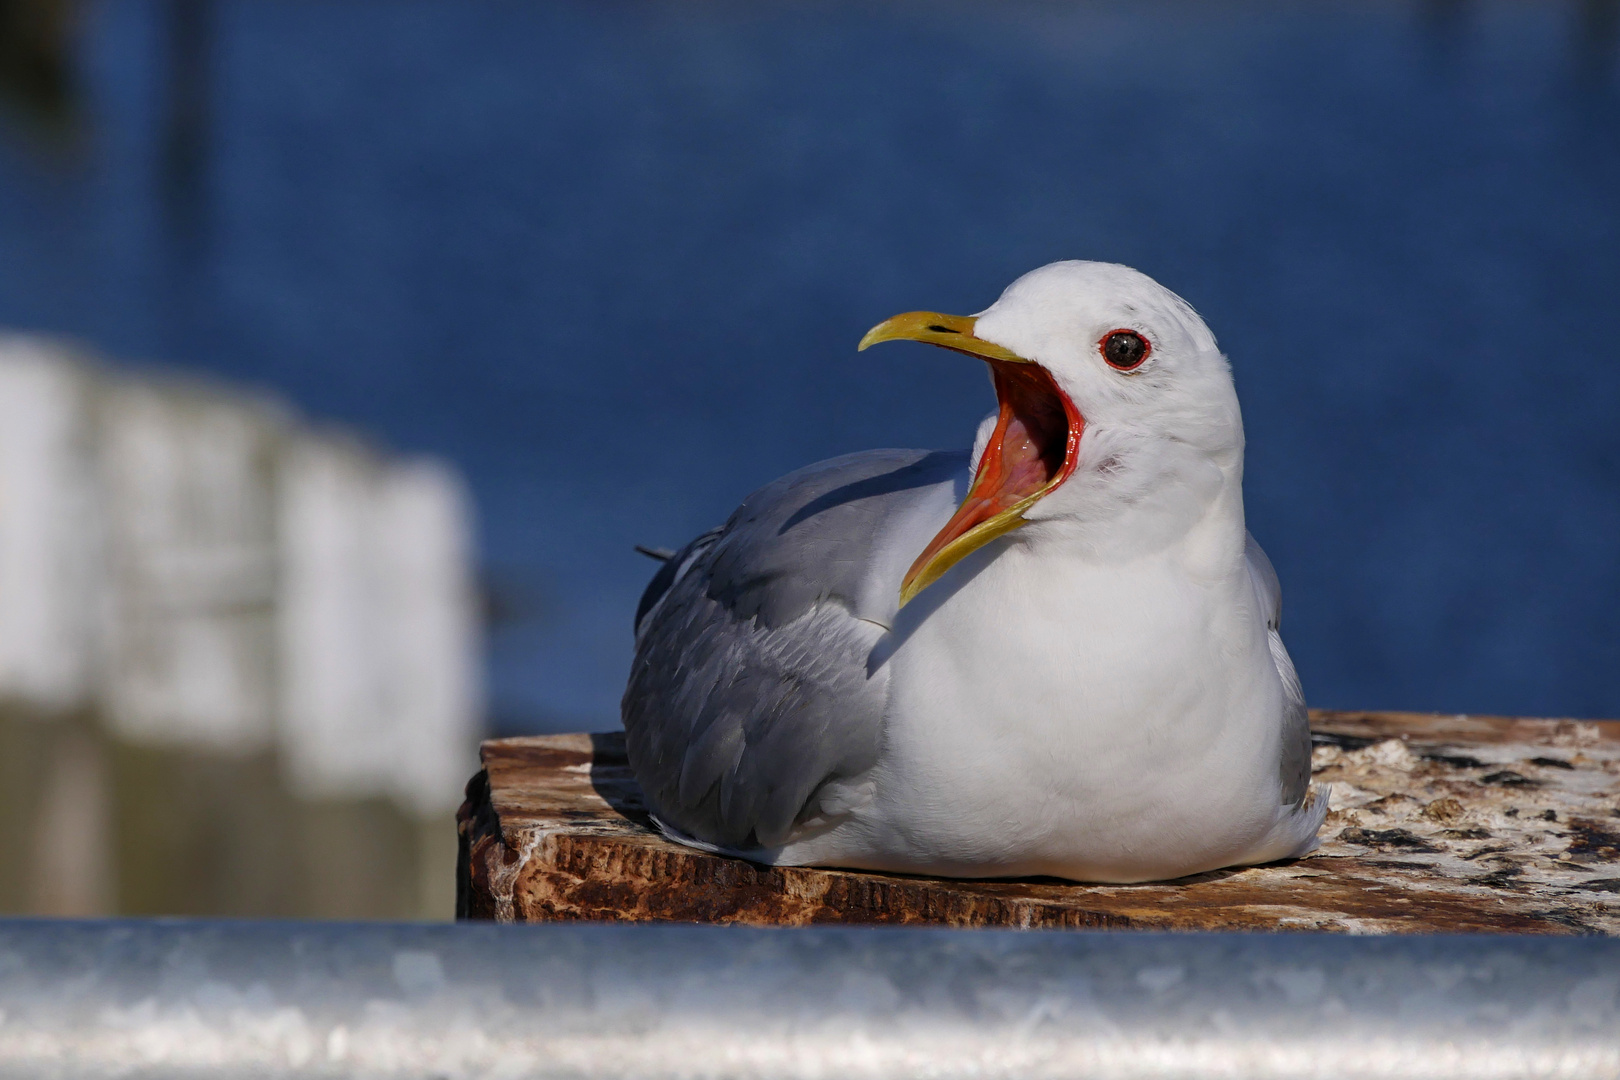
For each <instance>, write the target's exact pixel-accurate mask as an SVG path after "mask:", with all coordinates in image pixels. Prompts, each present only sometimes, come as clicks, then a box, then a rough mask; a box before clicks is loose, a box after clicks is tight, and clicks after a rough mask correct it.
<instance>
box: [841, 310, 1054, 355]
mask: <svg viewBox="0 0 1620 1080" xmlns="http://www.w3.org/2000/svg"><path fill="white" fill-rule="evenodd" d="M978 322H979V320H978V319H976V318H975V317H973V316H972V315H942V314H940V313H939V312H937V311H908V312H906V313H905V314H904V315H896V316H895V317H894V318H892V319H885V320H883V321H882V322H880V323H878V324H877V325H876V326H874V327H872V329H870V330H868V331H867V332H866V336H865V337H863V338H861V343H860V344H859V345H857V346H856V347H855V351H856V352H865V351H866V350H867V349H869V348H871V347H872V346H873V345H877V344H879V343H880V342H884V341H925V342H927V343H928V344H930V345H940V346H943V347H944V348H947V349H955V350H956V351H957V352H959V353H967V354H968V355H969V356H977V357H979V358H980V359H982V360H1002V361H1005V362H1006V363H1009V364H1030V363H1034V361H1032V360H1025V359H1024V358H1023V357H1022V356H1019V355H1018V354H1017V353H1015V352H1012V351H1010V350H1008V349H1003V348H1002V347H1001V346H1000V345H993V344H991V343H990V342H988V341H985V340H984V339H983V338H980V337H978V336H976V335H975V334H974V333H973V328H974V326H976V325H977V324H978Z"/></svg>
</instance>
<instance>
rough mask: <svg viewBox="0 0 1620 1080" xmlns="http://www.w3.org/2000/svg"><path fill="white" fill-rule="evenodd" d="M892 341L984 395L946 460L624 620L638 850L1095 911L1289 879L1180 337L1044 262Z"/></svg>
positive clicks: (1122, 290) (1304, 815) (1194, 390)
mask: <svg viewBox="0 0 1620 1080" xmlns="http://www.w3.org/2000/svg"><path fill="white" fill-rule="evenodd" d="M899 340H904V341H921V342H927V343H929V344H932V345H938V346H941V347H943V348H945V349H948V350H950V351H952V352H956V353H961V354H964V355H966V356H970V357H976V358H978V359H979V360H982V361H983V362H984V363H985V364H986V365H988V367H989V374H990V380H991V383H992V385H993V387H994V389H995V395H996V403H997V404H996V409H995V411H993V412H992V413H991V414H990V415H989V416H987V417H986V418H985V419H984V421H983V423H982V424H981V425H980V427H979V429H978V432H977V437H976V439H975V440H974V445H973V449H972V450H971V451H970V452H969V451H925V450H870V451H866V452H863V453H855V454H849V455H846V456H844V457H838V458H833V459H831V460H829V461H823V462H820V463H818V464H814V465H810V466H807V467H806V468H803V469H800V470H798V471H797V472H793V473H790V474H788V475H787V476H784V477H782V478H781V479H779V480H776V481H775V482H773V483H770V484H767V485H765V486H764V487H763V488H760V489H759V490H758V491H756V492H754V493H753V494H752V495H749V496H748V497H747V499H745V500H744V501H743V503H742V505H741V506H740V507H739V508H738V509H737V511H736V512H735V513H734V514H733V515H732V516H731V519H730V520H729V521H727V522H726V523H725V524H724V525H723V526H721V527H719V528H717V529H713V530H711V531H709V532H706V533H704V534H703V535H701V536H699V537H697V538H696V539H695V540H693V541H692V542H691V543H689V544H687V545H686V546H685V547H683V548H681V549H680V550H679V551H677V552H675V553H674V554H672V555H670V556H669V558H668V560H667V561H665V562H664V564H663V566H662V568H661V569H660V570H659V571H658V572H657V573H656V575H655V576H654V578H653V580H652V582H651V583H650V584H649V585H648V587H647V590H646V592H645V594H644V595H643V597H642V599H641V603H640V605H639V608H638V610H637V611H636V619H635V628H636V631H635V632H636V648H635V659H634V662H633V665H632V669H631V674H630V678H629V683H628V686H627V687H626V689H625V694H624V699H623V706H622V716H623V721H624V728H625V732H626V740H627V747H628V751H629V760H630V765H631V768H632V770H633V772H634V773H635V776H636V778H637V780H638V781H639V782H640V784H641V787H642V789H643V792H644V793H645V796H646V799H647V804H648V808H649V810H650V812H651V814H652V817H653V819H654V821H655V823H656V824H657V825H658V827H659V828H660V829H661V830H662V832H663V833H664V834H665V835H666V836H668V837H669V838H670V839H672V840H675V841H677V842H679V843H682V844H686V845H689V846H692V847H696V848H699V849H702V850H706V851H711V852H717V853H721V854H727V855H734V856H740V857H742V858H745V859H749V860H751V861H754V862H756V863H762V864H767V865H783V866H834V867H845V868H852V869H857V870H872V871H886V872H903V873H909V874H924V875H929V876H935V877H965V878H983V877H1025V876H1034V875H1050V876H1054V877H1059V878H1066V879H1069V880H1073V881H1084V882H1111V883H1130V882H1139V881H1160V880H1168V879H1173V878H1179V877H1185V876H1187V875H1191V874H1197V873H1202V872H1206V871H1210V870H1215V869H1219V868H1222V867H1228V866H1241V865H1253V864H1258V863H1266V862H1272V861H1276V860H1280V859H1287V858H1294V857H1297V856H1300V855H1303V854H1305V853H1306V852H1308V851H1310V850H1311V849H1312V848H1314V847H1315V845H1316V833H1317V830H1318V828H1319V827H1320V826H1321V824H1322V819H1323V816H1324V815H1325V813H1326V812H1327V804H1328V798H1327V791H1326V789H1323V788H1314V789H1313V788H1312V787H1311V784H1310V775H1311V773H1310V751H1311V741H1310V729H1309V726H1308V722H1307V717H1306V711H1305V699H1304V695H1303V693H1302V692H1301V690H1300V683H1299V679H1298V677H1297V675H1296V674H1295V671H1294V665H1293V662H1292V661H1291V660H1290V659H1289V656H1288V651H1287V650H1286V649H1285V648H1284V647H1283V642H1282V638H1281V636H1280V635H1279V630H1278V627H1279V618H1280V613H1281V593H1280V589H1279V586H1278V581H1277V575H1276V572H1275V571H1274V570H1273V569H1272V565H1271V562H1270V560H1268V559H1267V557H1266V555H1265V553H1264V552H1263V551H1262V550H1261V549H1260V546H1259V545H1258V544H1256V543H1255V541H1254V538H1253V537H1252V536H1250V535H1249V533H1248V531H1247V529H1246V526H1245V522H1244V516H1243V486H1242V485H1243V445H1244V443H1243V421H1242V417H1241V414H1240V412H1239V409H1238V400H1237V393H1236V390H1235V389H1234V387H1233V383H1232V375H1231V368H1230V366H1229V364H1228V363H1227V360H1226V357H1225V356H1223V355H1222V353H1221V351H1220V349H1219V348H1218V347H1217V345H1216V343H1215V338H1214V335H1213V334H1211V332H1210V330H1209V328H1208V327H1207V326H1205V325H1204V322H1203V320H1202V319H1200V318H1199V316H1198V314H1197V313H1196V312H1194V311H1193V309H1192V307H1191V306H1189V305H1188V304H1187V303H1186V301H1184V300H1182V299H1181V298H1180V297H1179V296H1177V295H1175V294H1174V293H1172V292H1170V291H1169V290H1168V289H1166V288H1164V287H1163V286H1161V285H1159V284H1158V283H1157V282H1155V281H1154V280H1153V279H1151V278H1149V277H1147V276H1146V275H1144V274H1142V273H1140V272H1138V271H1136V270H1133V269H1131V268H1129V267H1125V266H1119V265H1114V264H1109V263H1098V262H1079V261H1070V262H1057V263H1052V264H1050V265H1048V266H1044V267H1041V268H1040V269H1038V270H1034V271H1032V272H1030V273H1028V274H1026V275H1024V276H1023V277H1021V278H1019V279H1018V280H1017V281H1015V282H1013V284H1012V285H1010V286H1009V287H1008V288H1007V289H1006V291H1005V292H1004V293H1002V295H1001V297H1000V299H998V300H997V301H996V302H995V303H994V304H992V305H991V306H990V307H989V308H987V309H986V310H984V311H983V312H981V313H980V314H978V315H977V316H956V315H944V314H940V313H938V312H932V311H914V312H909V313H906V314H903V315H896V316H895V317H894V318H892V319H888V320H887V321H885V322H882V323H880V324H878V325H877V326H875V327H873V328H872V330H871V331H870V332H868V333H867V334H866V336H865V338H863V339H862V341H861V343H860V349H862V350H864V349H866V348H868V347H870V346H872V345H875V344H878V343H880V342H886V341H899ZM660 554H662V553H660Z"/></svg>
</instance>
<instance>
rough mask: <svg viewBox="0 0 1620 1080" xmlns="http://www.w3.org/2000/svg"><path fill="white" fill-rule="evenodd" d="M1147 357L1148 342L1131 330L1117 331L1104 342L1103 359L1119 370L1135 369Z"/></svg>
mask: <svg viewBox="0 0 1620 1080" xmlns="http://www.w3.org/2000/svg"><path fill="white" fill-rule="evenodd" d="M1146 355H1147V342H1145V341H1143V340H1142V335H1140V334H1137V333H1133V332H1132V331H1130V330H1116V331H1115V332H1114V333H1112V334H1109V335H1108V338H1107V340H1105V341H1104V342H1103V359H1104V360H1107V361H1108V362H1109V363H1110V364H1112V365H1114V366H1115V367H1117V368H1133V367H1135V366H1136V365H1137V364H1140V363H1141V362H1142V357H1144V356H1146Z"/></svg>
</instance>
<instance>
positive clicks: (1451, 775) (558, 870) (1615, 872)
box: [457, 711, 1620, 935]
mask: <svg viewBox="0 0 1620 1080" xmlns="http://www.w3.org/2000/svg"><path fill="white" fill-rule="evenodd" d="M1311 719H1312V729H1313V732H1314V735H1315V739H1314V741H1315V743H1316V747H1315V753H1314V758H1313V763H1312V765H1313V772H1314V773H1315V779H1316V780H1318V781H1325V782H1329V783H1331V784H1332V785H1333V801H1332V812H1331V813H1330V814H1329V817H1328V820H1327V824H1326V825H1325V826H1324V827H1323V829H1322V834H1321V835H1322V845H1321V847H1320V848H1319V849H1318V850H1317V851H1315V852H1313V853H1312V854H1310V855H1309V856H1307V857H1305V858H1303V859H1298V860H1294V861H1291V862H1286V863H1278V864H1272V865H1269V866H1256V867H1249V868H1244V869H1231V870H1221V871H1217V872H1214V873H1209V874H1201V875H1198V876H1196V877H1191V878H1186V879H1183V880H1180V881H1176V882H1168V883H1157V884H1149V885H1077V884H1072V883H1068V882H1063V881H1058V880H1055V879H1050V878H1044V879H1029V880H999V881H959V880H934V879H928V878H921V877H906V876H900V875H889V874H874V873H862V872H855V871H843V870H823V869H810V868H799V867H764V866H756V865H753V864H751V863H748V862H744V861H742V860H738V859H731V858H725V857H721V856H715V855H708V854H705V853H703V852H700V851H695V850H692V849H690V848H686V847H682V846H679V845H676V844H673V843H670V842H669V841H667V840H665V839H664V838H663V837H661V836H660V835H659V834H658V833H657V832H656V830H654V829H653V827H652V826H651V823H650V822H649V820H648V818H647V814H646V810H645V808H644V807H643V805H642V802H641V796H640V791H639V790H638V788H637V786H636V783H635V780H634V779H633V778H632V777H631V775H630V770H629V767H628V765H627V763H626V761H625V756H624V744H623V739H622V736H620V735H619V734H617V733H614V734H598V735H583V734H581V735H552V736H539V737H531V738H514V739H495V740H492V741H489V742H486V743H485V744H484V746H483V751H482V757H483V766H484V767H483V769H482V771H480V772H479V773H478V775H477V776H475V777H474V778H473V780H472V782H471V783H470V784H469V785H468V788H467V792H468V797H467V802H466V803H465V804H464V805H463V807H462V810H461V815H460V834H461V860H460V866H459V871H458V876H459V880H458V883H457V891H458V901H457V907H458V914H459V915H460V916H461V917H462V918H468V919H493V920H496V921H498V922H546V921H560V920H597V921H628V922H652V921H672V922H704V923H741V924H751V925H795V926H797V925H807V924H813V923H855V924H861V923H877V924H937V925H943V926H954V927H977V926H986V927H988V926H1002V927H1024V928H1046V927H1072V928H1136V929H1164V930H1325V931H1341V932H1347V933H1357V934H1367V933H1374V934H1384V933H1409V932H1446V931H1457V932H1481V931H1486V932H1490V931H1495V932H1511V933H1543V934H1604V935H1620V721H1571V720H1525V719H1511V718H1506V717H1486V716H1442V715H1429V714H1419V713H1368V712H1324V711H1317V712H1314V713H1313V714H1312V718H1311Z"/></svg>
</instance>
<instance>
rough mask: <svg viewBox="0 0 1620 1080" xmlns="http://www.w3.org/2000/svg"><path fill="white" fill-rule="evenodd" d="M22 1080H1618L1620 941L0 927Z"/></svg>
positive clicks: (9, 1018)
mask: <svg viewBox="0 0 1620 1080" xmlns="http://www.w3.org/2000/svg"><path fill="white" fill-rule="evenodd" d="M0 1010H3V1016H0V1076H5V1077H24V1076H26V1077H39V1076H50V1077H62V1078H76V1077H110V1076H121V1077H158V1076H162V1077H185V1076H210V1077H248V1076H252V1077H337V1076H343V1077H390V1078H392V1077H447V1078H448V1077H453V1078H461V1077H469V1078H471V1077H502V1078H517V1077H581V1078H597V1077H636V1078H657V1077H700V1076H701V1077H824V1078H840V1080H842V1078H860V1077H874V1078H875V1077H885V1078H887V1077H902V1076H929V1077H957V1076H961V1077H970V1076H971V1077H1003V1076H1005V1077H1020V1078H1040V1077H1082V1076H1083V1077H1149V1076H1151V1077H1217V1076H1218V1077H1255V1078H1259V1077H1288V1078H1290V1080H1300V1078H1305V1077H1422V1078H1424V1080H1436V1078H1443V1077H1470V1078H1481V1077H1487V1078H1489V1077H1620V941H1616V940H1607V939H1580V938H1563V939H1557V938H1520V937H1500V936H1497V937H1401V938H1354V937H1338V936H1316V935H1265V936H1262V935H1196V936H1182V935H1170V934H1134V933H1072V932H1071V933H1038V932H1037V933H1018V932H1014V931H951V930H907V929H859V928H849V927H840V928H829V929H814V930H755V929H738V928H724V927H695V926H670V925H647V926H626V925H619V926H588V925H561V924H559V925H551V926H532V927H501V926H490V925H459V926H422V925H397V924H363V925H343V924H318V923H269V922H265V923H256V922H187V921H147V922H136V921H111V922H44V921H21V920H19V921H0Z"/></svg>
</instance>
